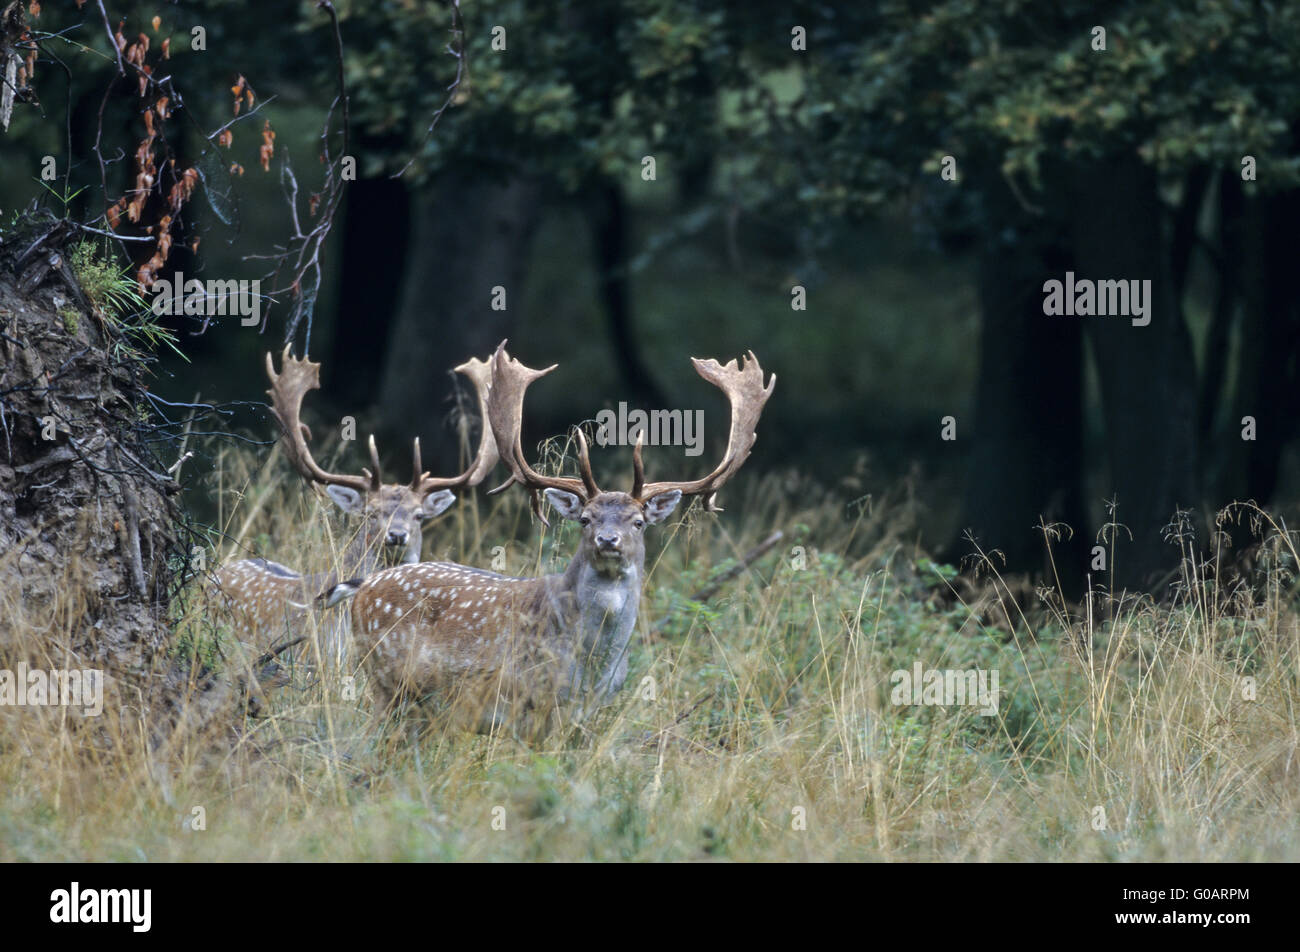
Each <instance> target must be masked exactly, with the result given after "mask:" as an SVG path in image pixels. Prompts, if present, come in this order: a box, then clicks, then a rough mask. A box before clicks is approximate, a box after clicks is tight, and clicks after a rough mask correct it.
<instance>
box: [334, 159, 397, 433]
mask: <svg viewBox="0 0 1300 952" xmlns="http://www.w3.org/2000/svg"><path fill="white" fill-rule="evenodd" d="M410 222H411V195H410V192H409V190H408V189H407V187H406V184H405V183H404V182H402V181H401V180H400V179H396V180H395V179H392V178H388V177H385V178H378V179H359V180H358V181H356V182H353V183H352V184H351V185H349V186H348V204H347V209H346V218H345V220H344V222H343V225H344V227H343V228H342V229H341V232H342V234H341V239H342V242H343V244H342V258H341V260H342V261H343V262H345V266H344V268H343V273H342V275H341V278H340V281H339V305H338V313H339V319H338V321H337V322H336V324H335V329H334V335H333V341H332V347H331V356H330V359H329V360H328V361H326V362H325V366H324V368H323V373H324V378H325V379H324V381H323V384H324V389H325V390H326V391H327V392H328V393H329V394H330V395H331V398H332V399H334V400H335V401H336V402H337V403H338V404H339V405H340V406H350V407H362V406H365V405H366V403H367V402H368V401H369V400H370V397H371V395H372V394H374V392H375V391H376V389H378V384H379V372H380V369H381V367H382V365H383V362H384V353H385V349H386V345H387V343H388V336H389V331H390V329H391V327H392V324H393V318H394V315H395V314H396V313H397V307H398V293H399V291H400V289H401V284H402V266H403V264H404V263H405V260H404V259H405V257H408V256H410V255H411V252H410V251H409V250H408V249H409V246H408V244H407V241H408V239H409V238H410V237H411V235H410ZM403 251H406V252H407V254H406V256H404V255H403V254H402V252H403Z"/></svg>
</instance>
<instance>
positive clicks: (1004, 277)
mask: <svg viewBox="0 0 1300 952" xmlns="http://www.w3.org/2000/svg"><path fill="white" fill-rule="evenodd" d="M1003 199H1004V200H1005V201H1006V202H1010V201H1011V197H1010V196H1009V195H1004V196H1003ZM995 217H996V218H997V220H996V221H995V222H994V223H993V225H992V227H990V228H989V229H988V232H987V234H986V235H985V237H984V240H983V243H982V247H983V252H982V254H981V256H980V261H979V300H980V315H981V331H980V371H979V381H978V384H977V389H976V397H975V419H974V426H973V428H972V429H973V432H972V433H971V436H970V439H971V440H972V447H973V448H972V450H971V455H970V462H969V471H968V474H967V477H966V496H965V509H964V517H963V522H962V526H961V529H962V531H963V532H964V531H966V530H970V531H971V534H972V535H973V536H974V537H975V539H976V541H977V542H978V543H979V544H980V547H981V548H982V549H983V550H984V551H986V552H988V551H990V550H992V549H997V550H999V551H1001V552H1002V554H1003V555H1004V556H1005V557H1006V563H1005V566H1003V565H1002V564H1001V563H999V564H998V568H999V570H1002V569H1004V568H1005V570H1007V571H1012V572H1033V573H1042V574H1043V575H1044V576H1045V577H1047V578H1049V579H1050V578H1053V577H1054V575H1053V573H1052V572H1051V571H1050V566H1049V563H1048V561H1047V550H1046V548H1045V545H1044V538H1043V533H1042V532H1041V531H1039V530H1038V529H1036V528H1035V527H1036V526H1037V525H1038V524H1039V520H1040V518H1041V519H1042V521H1043V522H1046V523H1048V524H1051V523H1054V522H1064V523H1066V524H1067V525H1069V526H1070V528H1071V529H1072V530H1073V535H1071V533H1069V532H1066V533H1063V534H1062V535H1061V537H1060V538H1059V539H1054V540H1052V541H1051V545H1052V560H1053V563H1054V564H1055V567H1056V573H1058V574H1059V576H1060V581H1061V584H1062V585H1063V586H1064V587H1065V589H1066V591H1067V594H1073V593H1075V592H1077V590H1078V588H1079V583H1080V580H1081V578H1082V565H1083V556H1082V554H1081V553H1082V552H1083V551H1084V547H1083V542H1084V537H1085V535H1086V525H1085V521H1086V515H1085V514H1086V510H1085V508H1084V505H1083V495H1082V491H1081V488H1080V472H1081V462H1082V430H1083V423H1082V419H1083V412H1082V366H1083V361H1082V336H1081V334H1080V330H1079V326H1078V324H1077V323H1075V322H1073V321H1071V320H1068V319H1067V320H1062V319H1059V318H1049V317H1046V316H1044V314H1043V294H1042V284H1043V281H1044V279H1045V278H1044V276H1045V275H1050V274H1053V273H1056V272H1057V270H1058V267H1059V264H1060V258H1061V256H1060V251H1059V249H1056V248H1054V247H1053V239H1052V235H1053V231H1052V227H1053V226H1052V225H1051V223H1050V222H1046V221H1043V220H1041V219H1039V220H1035V219H1033V218H1031V217H1030V216H1029V215H1027V214H1025V213H1024V212H1023V211H1021V210H1019V209H1018V208H1017V209H1013V208H1012V207H1010V205H1008V204H1004V205H1003V206H1002V208H1001V209H1000V210H999V212H998V213H997V214H996V216H995ZM1012 229H1013V230H1012ZM1009 230H1011V231H1010V234H1011V235H1013V237H1011V238H1004V237H1003V236H1004V235H1006V234H1008V231H1009ZM958 434H959V438H960V435H961V429H960V423H959V429H958ZM969 551H970V543H969V542H966V541H964V540H958V541H956V542H955V543H954V546H953V549H952V550H951V553H950V554H952V555H964V554H967V553H968V552H969Z"/></svg>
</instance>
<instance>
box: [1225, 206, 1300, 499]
mask: <svg viewBox="0 0 1300 952" xmlns="http://www.w3.org/2000/svg"><path fill="white" fill-rule="evenodd" d="M1246 208H1247V211H1246V220H1247V222H1248V224H1247V227H1246V234H1245V237H1244V241H1243V248H1242V251H1243V263H1242V268H1241V273H1242V279H1243V295H1242V304H1243V309H1244V322H1243V325H1242V353H1241V364H1240V367H1241V371H1240V376H1239V381H1238V388H1237V389H1238V398H1237V412H1236V413H1235V415H1234V416H1235V419H1234V420H1233V421H1232V423H1233V424H1234V427H1233V430H1234V432H1235V435H1236V438H1237V439H1240V438H1241V418H1242V417H1245V416H1252V417H1254V418H1255V423H1256V438H1255V441H1254V442H1253V443H1252V442H1247V443H1246V444H1245V457H1246V461H1245V470H1246V473H1245V493H1246V495H1247V496H1248V497H1250V498H1252V499H1254V500H1255V501H1256V502H1259V503H1261V504H1263V503H1265V502H1267V501H1268V500H1270V499H1271V498H1272V497H1273V494H1274V492H1275V491H1276V489H1277V482H1278V467H1279V465H1280V464H1281V460H1282V449H1283V445H1284V444H1285V442H1286V440H1287V439H1288V438H1289V437H1290V436H1291V435H1292V434H1293V433H1294V432H1295V426H1296V423H1295V421H1296V414H1297V413H1298V412H1300V390H1298V389H1297V388H1298V387H1300V373H1298V368H1297V366H1296V364H1297V350H1300V296H1297V295H1296V293H1295V288H1294V280H1295V278H1294V275H1295V254H1296V244H1297V241H1298V240H1300V217H1297V216H1300V192H1294V191H1292V192H1286V193H1284V194H1281V195H1269V196H1261V197H1256V198H1252V199H1250V200H1248V201H1247V202H1246Z"/></svg>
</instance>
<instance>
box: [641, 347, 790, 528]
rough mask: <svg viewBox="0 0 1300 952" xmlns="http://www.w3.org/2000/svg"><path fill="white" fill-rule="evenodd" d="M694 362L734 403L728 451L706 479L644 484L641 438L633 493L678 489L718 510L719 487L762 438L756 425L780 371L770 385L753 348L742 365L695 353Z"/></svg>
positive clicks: (646, 496)
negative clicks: (705, 357)
mask: <svg viewBox="0 0 1300 952" xmlns="http://www.w3.org/2000/svg"><path fill="white" fill-rule="evenodd" d="M691 363H692V364H694V365H695V372H696V373H698V374H699V375H700V376H701V377H703V378H704V379H705V380H707V381H708V382H709V383H711V384H713V385H714V386H715V387H717V388H718V389H720V390H721V391H722V392H723V393H725V394H726V395H727V402H728V403H730V404H731V432H730V434H729V435H728V437H727V452H726V453H725V454H724V455H723V457H722V462H721V463H719V464H718V466H717V468H716V469H714V471H713V472H711V473H709V475H707V476H705V477H704V478H703V479H696V480H691V481H688V482H663V483H649V484H643V482H644V473H643V471H642V468H641V446H640V441H638V444H637V448H636V450H635V451H634V453H633V456H632V466H633V484H634V486H633V495H634V496H636V498H637V499H640V500H642V501H645V500H647V499H650V498H651V497H653V496H657V495H659V494H660V493H665V492H670V491H672V490H674V489H676V490H679V491H680V492H681V493H682V495H684V496H703V497H704V507H705V509H707V510H709V511H710V512H718V511H720V510H719V509H718V508H717V506H716V505H715V504H714V497H715V495H716V494H717V491H718V489H719V488H721V486H722V485H723V484H724V483H726V482H727V480H729V479H730V478H731V477H732V476H733V475H735V472H736V470H738V469H740V467H741V465H742V464H743V463H744V462H745V460H746V459H747V458H748V457H749V453H750V450H752V449H753V448H754V441H755V440H756V439H757V438H758V435H757V434H756V433H755V432H754V428H755V427H756V426H757V425H758V418H759V416H760V415H761V414H762V412H763V405H764V404H765V403H767V399H768V397H770V396H771V395H772V390H773V389H774V388H775V387H776V374H772V376H771V379H770V380H769V381H768V383H767V386H764V385H763V368H762V367H761V366H760V365H759V363H758V358H757V357H755V356H754V352H753V351H749V352H748V353H747V354H746V356H745V357H742V358H741V363H740V366H739V367H737V366H736V361H735V360H730V361H728V362H727V363H726V364H725V365H723V364H719V363H718V362H717V361H716V360H713V359H712V358H710V359H709V360H701V359H700V358H698V357H692V358H691ZM638 489H639V491H638Z"/></svg>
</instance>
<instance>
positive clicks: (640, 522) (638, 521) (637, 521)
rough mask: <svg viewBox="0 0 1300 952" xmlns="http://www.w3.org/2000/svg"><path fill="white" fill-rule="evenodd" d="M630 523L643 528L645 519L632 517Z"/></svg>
mask: <svg viewBox="0 0 1300 952" xmlns="http://www.w3.org/2000/svg"><path fill="white" fill-rule="evenodd" d="M632 525H634V526H636V527H637V528H638V529H644V528H645V520H644V519H633V520H632Z"/></svg>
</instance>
